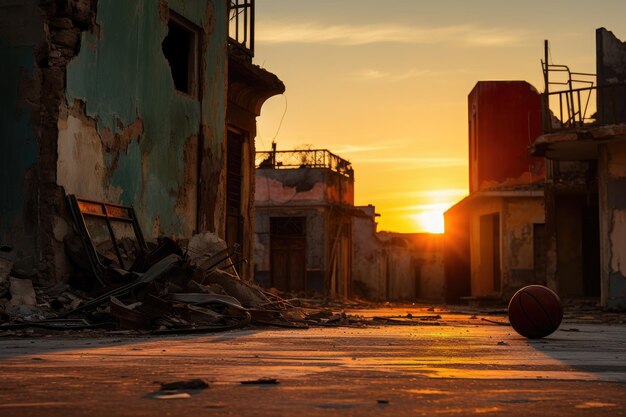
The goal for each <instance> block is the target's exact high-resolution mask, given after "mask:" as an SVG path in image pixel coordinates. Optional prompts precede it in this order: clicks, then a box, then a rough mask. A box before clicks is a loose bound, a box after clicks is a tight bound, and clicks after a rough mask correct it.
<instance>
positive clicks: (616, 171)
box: [532, 28, 626, 309]
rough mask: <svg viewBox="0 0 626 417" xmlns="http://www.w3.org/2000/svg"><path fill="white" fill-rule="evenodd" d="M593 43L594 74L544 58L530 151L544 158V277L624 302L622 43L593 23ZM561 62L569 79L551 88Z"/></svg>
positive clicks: (625, 66) (625, 73)
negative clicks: (537, 127)
mask: <svg viewBox="0 0 626 417" xmlns="http://www.w3.org/2000/svg"><path fill="white" fill-rule="evenodd" d="M596 46H597V51H596V54H597V59H596V67H597V76H594V75H593V74H577V73H574V72H571V71H570V70H569V68H567V67H566V66H563V65H558V66H557V65H546V63H544V75H545V80H546V90H545V93H544V95H545V100H544V103H545V104H546V105H545V107H544V111H545V115H546V117H545V120H546V124H545V130H546V133H545V134H543V135H541V136H540V137H538V138H536V140H534V143H533V145H532V153H533V155H536V156H545V158H546V159H547V160H548V168H547V181H546V200H545V201H546V237H547V240H546V242H547V254H546V263H547V268H546V274H547V277H546V278H547V283H548V285H549V286H550V287H552V288H554V289H556V290H557V291H558V292H559V294H561V295H565V296H574V297H598V296H599V297H600V303H601V305H602V306H604V307H608V308H614V309H626V168H625V167H626V43H623V42H621V41H620V40H619V39H617V38H616V37H615V35H613V33H611V32H609V31H607V30H606V29H604V28H600V29H598V30H597V31H596ZM564 68H565V69H566V72H565V81H566V83H567V84H566V85H567V86H568V87H566V88H563V87H562V86H560V87H558V89H557V90H556V91H551V88H552V86H554V85H555V82H560V81H562V80H561V79H557V78H556V77H557V76H559V75H560V74H563V70H564ZM589 76H591V77H589ZM553 77H555V78H553ZM581 79H582V80H583V81H585V82H584V83H581V82H577V80H578V81H580V80H581ZM550 103H552V106H550ZM594 107H595V109H594ZM594 110H595V112H594ZM553 113H554V115H552V114H553Z"/></svg>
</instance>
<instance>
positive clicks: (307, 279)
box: [254, 151, 355, 297]
mask: <svg viewBox="0 0 626 417" xmlns="http://www.w3.org/2000/svg"><path fill="white" fill-rule="evenodd" d="M290 152H291V151H288V152H286V153H290ZM319 152H321V153H322V154H324V155H331V156H332V157H334V158H336V159H334V160H335V161H336V162H337V163H338V164H339V165H341V164H343V166H344V167H349V163H348V162H347V161H343V160H341V159H340V158H338V157H336V156H334V155H332V154H330V153H329V152H328V151H304V154H306V155H314V154H315V153H319ZM267 154H269V155H270V157H271V158H273V165H272V166H266V165H263V164H261V165H260V166H259V168H258V169H257V170H256V187H255V206H256V207H255V233H256V241H255V245H256V247H255V256H254V265H255V274H254V276H255V281H256V282H257V283H259V284H261V285H263V286H266V287H275V288H278V289H279V290H283V291H291V292H315V293H318V294H326V295H330V296H339V297H348V296H350V295H351V276H352V244H353V243H352V242H353V235H352V223H353V216H354V214H355V211H354V177H353V173H352V171H351V169H347V170H344V169H341V170H337V169H336V168H337V166H338V164H327V165H326V166H324V164H321V165H316V164H315V163H313V164H307V163H304V164H301V166H299V167H297V168H287V167H285V166H284V165H282V164H279V163H277V162H276V160H275V157H274V156H271V155H275V154H276V153H275V152H274V153H267ZM279 154H280V152H279ZM311 161H313V159H311Z"/></svg>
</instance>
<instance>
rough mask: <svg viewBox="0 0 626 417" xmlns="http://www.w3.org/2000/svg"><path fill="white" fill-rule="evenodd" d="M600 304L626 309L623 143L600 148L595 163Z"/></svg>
mask: <svg viewBox="0 0 626 417" xmlns="http://www.w3.org/2000/svg"><path fill="white" fill-rule="evenodd" d="M598 166H599V181H598V183H599V195H600V235H601V236H603V237H605V238H604V239H601V240H600V249H601V251H600V259H601V265H602V272H601V273H602V279H601V303H602V305H604V306H606V307H608V308H612V309H620V310H623V309H626V197H625V196H626V143H624V142H621V141H620V142H613V143H609V144H606V145H603V146H601V149H600V160H599V164H598Z"/></svg>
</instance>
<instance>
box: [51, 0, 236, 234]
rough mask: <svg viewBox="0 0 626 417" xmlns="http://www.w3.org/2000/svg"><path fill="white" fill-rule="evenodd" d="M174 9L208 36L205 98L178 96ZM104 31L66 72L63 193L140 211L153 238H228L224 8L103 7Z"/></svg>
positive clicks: (138, 2) (89, 38) (179, 4)
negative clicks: (169, 54)
mask: <svg viewBox="0 0 626 417" xmlns="http://www.w3.org/2000/svg"><path fill="white" fill-rule="evenodd" d="M168 6H169V9H171V10H173V11H176V12H177V13H178V14H180V15H182V16H183V17H185V18H186V19H188V20H189V21H191V22H193V23H194V24H195V25H197V26H198V27H199V28H201V33H200V38H201V39H199V43H200V49H201V54H200V56H201V57H202V60H201V62H200V67H201V74H200V77H199V79H200V83H199V92H198V94H197V95H196V94H186V93H181V92H179V91H177V90H176V88H175V87H174V83H173V79H172V76H171V72H170V68H169V64H168V62H167V59H166V58H165V56H164V54H163V51H162V47H161V43H162V42H163V39H164V38H165V36H166V35H167V30H168V28H167V23H168V18H169V9H168ZM96 24H97V28H98V29H97V30H96V31H93V32H90V33H85V34H83V37H82V42H81V53H80V54H79V55H78V57H77V58H76V59H75V60H74V61H73V62H72V63H71V64H70V65H69V66H68V71H67V94H66V99H67V109H63V111H62V112H61V115H60V117H59V139H58V148H59V159H58V164H57V166H58V170H57V182H58V184H59V185H61V186H63V187H64V189H65V192H66V193H76V194H79V195H81V196H82V197H86V198H94V199H105V200H109V201H110V200H113V201H116V202H120V203H122V204H126V205H133V206H134V207H135V210H136V211H137V213H138V216H139V219H140V224H141V226H142V229H143V230H144V233H145V234H146V235H147V236H148V237H156V236H157V235H160V234H165V235H169V236H172V237H175V238H188V237H190V236H191V235H192V234H193V233H194V232H196V231H207V230H208V231H215V232H217V233H218V234H219V235H220V236H223V232H224V230H223V224H224V221H223V219H224V209H223V201H224V173H223V169H222V168H223V157H222V155H223V151H224V150H223V146H224V135H225V88H226V34H227V28H226V4H225V3H224V2H220V1H206V2H205V1H197V2H185V1H182V0H170V1H169V2H163V1H161V2H159V1H157V0H132V1H128V2H100V3H99V4H98V11H97V17H96ZM198 161H200V163H201V166H200V167H198ZM94 168H95V169H94ZM89 170H91V172H92V174H91V176H90V177H91V178H90V179H89V180H88V181H85V180H84V179H85V177H84V176H83V174H84V173H86V172H88V171H89ZM199 173H200V175H201V176H202V178H203V180H202V186H201V188H200V190H198V187H199V181H198V174H199ZM198 196H200V201H198ZM198 206H200V207H201V208H202V210H200V211H199V210H198ZM198 212H200V218H198V217H197V215H198Z"/></svg>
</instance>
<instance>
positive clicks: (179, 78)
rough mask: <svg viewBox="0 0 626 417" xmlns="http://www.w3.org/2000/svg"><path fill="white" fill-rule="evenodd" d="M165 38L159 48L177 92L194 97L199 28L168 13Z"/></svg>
mask: <svg viewBox="0 0 626 417" xmlns="http://www.w3.org/2000/svg"><path fill="white" fill-rule="evenodd" d="M167 28H168V31H167V36H166V37H165V39H164V40H163V43H162V44H161V47H162V48H163V55H165V58H166V59H167V62H168V63H169V65H170V71H171V73H172V79H173V80H174V86H175V87H176V89H177V90H178V91H181V92H183V93H187V94H190V95H192V96H195V95H196V85H197V82H196V78H197V73H198V71H197V68H198V55H199V54H198V39H199V36H198V35H199V33H200V28H198V27H197V26H196V25H194V24H193V23H191V22H189V21H188V20H187V19H185V18H183V17H181V16H179V15H177V14H175V13H174V12H172V11H170V20H169V22H168V24H167Z"/></svg>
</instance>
